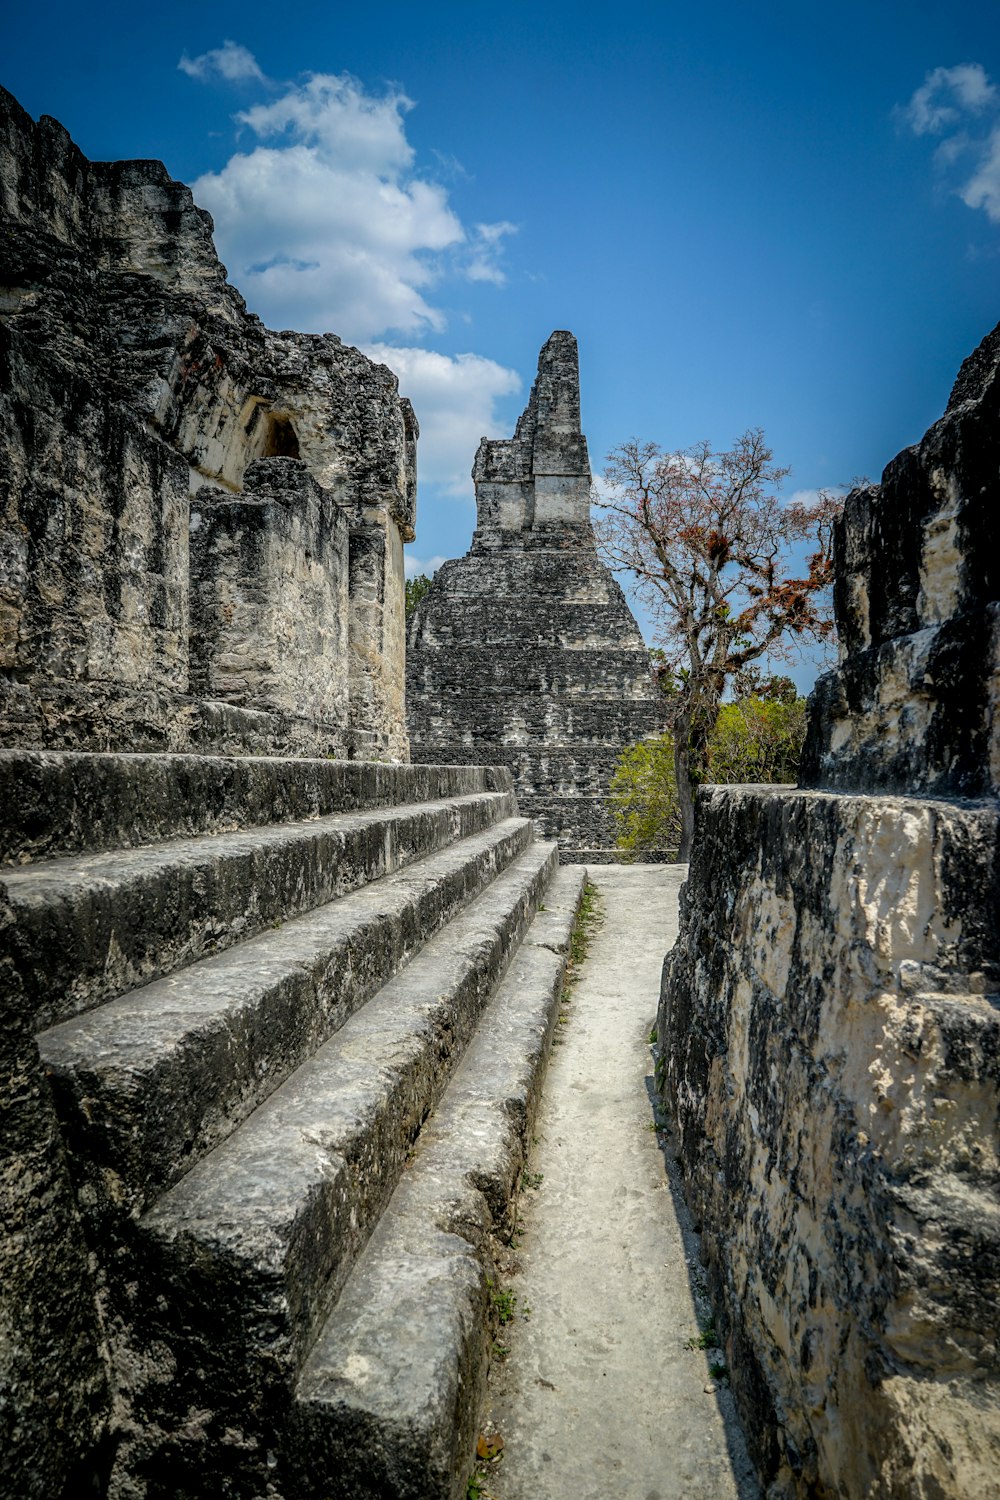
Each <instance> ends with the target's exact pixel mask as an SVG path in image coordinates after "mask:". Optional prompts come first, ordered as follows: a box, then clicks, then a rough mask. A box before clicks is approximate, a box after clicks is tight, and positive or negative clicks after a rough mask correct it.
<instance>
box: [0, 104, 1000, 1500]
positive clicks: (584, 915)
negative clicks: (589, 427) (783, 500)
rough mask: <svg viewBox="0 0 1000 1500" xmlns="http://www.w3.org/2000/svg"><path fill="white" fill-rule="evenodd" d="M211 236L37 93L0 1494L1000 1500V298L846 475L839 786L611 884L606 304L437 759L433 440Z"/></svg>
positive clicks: (8, 128) (3, 139)
mask: <svg viewBox="0 0 1000 1500" xmlns="http://www.w3.org/2000/svg"><path fill="white" fill-rule="evenodd" d="M212 233H213V226H212V221H211V219H210V218H209V216H208V215H207V214H206V213H204V212H202V211H201V210H200V209H199V208H198V207H197V206H196V205H195V203H194V201H193V199H192V195H191V192H190V190H189V189H188V188H186V187H185V186H184V185H183V184H182V183H178V182H175V181H174V180H173V179H172V178H171V177H170V176H169V175H168V173H167V171H166V169H165V168H164V167H163V166H162V165H161V164H160V163H158V162H114V163H96V162H91V161H88V160H87V158H86V157H84V156H83V154H82V153H81V152H80V151H79V150H78V148H77V147H76V146H75V145H74V143H73V142H72V140H71V139H70V137H69V136H68V135H67V133H66V131H65V130H64V129H63V128H62V127H61V126H60V125H59V124H58V123H57V122H56V121H55V120H52V119H49V118H47V117H44V116H43V117H42V119H41V120H40V121H38V122H37V123H36V122H34V121H33V120H32V119H31V118H30V117H29V116H28V115H27V114H25V112H24V111H23V110H22V109H21V108H20V106H19V105H18V104H17V102H16V100H14V99H13V98H12V97H11V96H10V95H9V94H6V93H4V92H3V91H2V90H0V253H2V257H3V264H2V275H0V1500H470V1497H472V1496H473V1495H482V1496H486V1495H487V1494H490V1495H492V1494H497V1495H498V1496H500V1497H502V1500H577V1497H579V1496H600V1497H601V1500H634V1497H636V1496H642V1497H645V1500H651V1497H653V1496H656V1497H662V1500H759V1497H760V1496H762V1495H766V1496H767V1500H1000V1394H998V1393H1000V1358H998V1330H997V1308H998V1305H1000V1145H998V1141H1000V1137H998V1130H997V1124H998V1110H1000V999H998V994H1000V943H998V932H1000V875H998V872H1000V813H998V794H1000V604H998V597H1000V564H998V559H1000V535H998V525H997V517H998V515H1000V509H998V500H1000V497H998V489H1000V328H997V329H995V330H994V331H993V333H992V334H990V335H988V336H987V337H986V338H985V339H984V340H983V342H982V344H981V345H980V347H979V348H978V349H977V350H975V351H974V353H973V354H972V355H970V357H969V359H967V360H966V362H965V364H964V365H963V367H962V370H961V371H960V373H959V377H958V380H957V382H956V384H955V387H954V391H953V393H952V397H951V400H950V402H949V405H948V408H947V410H946V412H945V413H944V415H943V417H942V418H941V420H940V421H939V422H937V423H935V425H934V426H933V427H932V428H931V429H930V431H929V432H928V433H927V434H926V436H925V437H924V439H923V440H922V441H921V442H920V443H918V444H915V445H914V446H913V447H912V448H908V449H906V450H904V452H903V453H901V454H900V455H899V456H898V457H897V458H896V459H895V460H894V461H893V462H892V463H891V464H890V465H889V466H888V468H887V469H886V471H885V473H884V475H883V477H882V481H881V483H880V484H879V485H872V486H866V487H864V488H862V489H860V490H857V491H855V492H854V493H853V494H852V495H850V496H849V497H848V498H847V501H846V504H845V508H844V514H843V516H842V518H841V520H840V521H839V523H838V534H837V546H836V580H835V590H834V593H835V607H836V615H837V622H838V628H839V633H840V660H839V663H838V666H837V670H836V671H835V672H833V673H831V674H830V675H829V676H827V677H825V678H822V679H821V680H820V682H819V683H818V684H817V686H816V689H815V691H814V693H813V695H812V698H811V700H810V706H809V730H808V737H807V742H806V749H805V754H804V758H803V764H802V786H801V787H788V786H767V787H759V786H725V787H720V786H706V787H702V788H701V789H700V792H699V797H698V810H697V823H696V834H695V843H694V848H693V853H692V860H691V864H690V868H689V869H684V868H682V867H679V866H674V867H672V868H664V867H652V866H645V867H644V866H636V865H633V866H627V867H626V866H621V867H612V866H611V865H610V858H611V855H612V849H611V845H612V836H611V833H610V830H609V828H608V825H607V821H606V814H605V810H604V805H603V796H604V793H605V791H606V788H607V784H608V779H609V777H610V774H611V770H612V768H613V766H614V764H615V761H616V760H617V758H618V756H619V754H620V752H621V748H622V746H623V745H624V744H626V743H628V742H629V741H630V740H635V739H638V738H640V737H641V736H642V735H645V734H649V733H651V732H656V731H657V730H658V728H659V727H660V715H659V707H658V703H657V699H656V694H655V691H654V688H653V685H652V682H651V678H650V673H649V661H648V654H647V652H646V650H645V648H644V646H643V644H642V641H641V639H640V636H639V633H638V630H637V629H636V625H635V622H634V620H633V619H632V616H631V615H630V613H629V611H628V609H627V607H626V605H625V602H624V599H623V597H622V594H621V591H620V590H619V588H618V586H617V584H616V583H615V582H614V581H613V579H612V578H611V577H610V575H609V574H608V572H607V571H606V569H605V568H604V567H603V566H602V565H601V564H600V562H599V561H598V558H597V554H596V552H595V548H594V537H593V533H592V530H591V525H590V520H589V499H590V467H589V461H588V456H587V446H586V442H585V440H584V438H583V435H582V433H581V430H580V396H579V382H578V373H577V351H576V343H575V341H574V339H573V337H572V335H570V334H568V333H555V334H553V336H552V337H551V339H550V340H549V341H548V343H547V344H546V346H545V348H544V349H543V350H542V354H541V359H540V361H539V371H538V379H537V382H536V384H535V387H534V389H533V391H532V394H531V399H530V401H529V404H528V407H527V410H526V411H525V413H524V415H523V416H522V418H521V420H520V421H519V423H518V426H517V431H516V433H515V435H514V437H513V439H511V440H509V441H505V442H496V441H487V440H484V441H483V443H482V445H481V446H480V449H479V453H478V455H477V458H476V466H475V479H476V495H477V503H478V512H479V514H478V521H479V525H478V529H477V531H476V534H475V538H474V541H473V545H472V548H471V550H470V552H469V554H468V556H467V557H464V558H461V559H459V560H458V561H455V562H451V563H448V564H446V565H445V566H444V567H443V568H442V570H441V572H440V574H439V575H438V578H437V580H436V581H435V584H434V587H433V589H432V590H431V592H430V593H429V594H428V595H427V596H426V597H425V599H424V600H423V602H422V604H421V605H420V607H419V609H418V610H417V612H416V614H415V616H414V619H413V621H412V626H411V631H410V642H409V666H408V683H409V694H410V706H409V741H410V744H412V750H413V761H412V762H411V761H410V760H408V758H407V757H408V752H409V745H408V733H407V723H406V718H405V712H404V692H403V688H404V660H405V651H404V648H405V620H404V615H405V609H404V597H405V596H404V584H403V566H402V556H403V554H402V549H403V543H404V541H405V540H406V539H408V538H409V537H411V536H413V535H414V532H415V522H416V516H415V504H416V478H415V476H416V470H415V463H416V449H417V439H418V431H417V422H416V419H415V417H414V414H413V412H412V410H411V409H410V406H409V403H408V402H407V401H406V400H405V398H404V397H403V396H401V394H400V392H399V389H398V385H397V381H396V377H395V376H394V375H393V374H392V372H391V371H390V370H388V369H387V368H385V367H384V366H382V365H378V364H375V363H373V362H372V361H371V360H370V359H368V358H366V357H365V356H364V355H363V354H361V353H360V352H359V351H358V350H356V349H352V348H350V347H349V346H347V345H345V344H344V343H342V342H341V340H340V339H339V338H337V337H336V336H335V335H333V334H326V335H323V336H316V335H309V336H306V335H299V334H295V333H290V332H284V333H276V332H274V331H272V330H269V329H267V328H265V327H264V326H263V324H262V323H261V322H260V321H259V319H257V318H256V317H254V316H253V315H252V314H250V313H249V312H248V310H247V308H246V306H245V304H244V302H243V300H242V298H241V297H240V295H239V293H238V292H237V291H236V290H235V289H234V288H233V287H231V286H230V285H229V282H228V280H227V277H226V273H225V270H224V268H223V267H222V266H221V265H220V264H219V261H218V258H217V256H216V252H215V247H214V243H213V238H212ZM414 762H415V763H414ZM556 839H558V841H559V842H558V843H557V842H555V840H556ZM581 861H585V862H587V863H586V864H585V863H581ZM587 865H590V866H591V868H589V870H588V868H587ZM682 879H684V880H685V881H686V883H685V884H684V885H683V888H682V889H681V881H682ZM679 890H681V894H680V914H679V923H675V921H674V918H675V916H676V914H677V894H678V891H679ZM668 892H669V893H670V894H669V896H668ZM595 908H596V917H595V915H594V912H595ZM674 932H676V933H677V937H676V942H675V943H674V945H673V947H672V948H671V951H670V953H669V954H668V956H667V959H666V962H665V964H664V965H663V978H662V990H661V993H660V1002H659V1013H658V1021H657V1046H656V1050H655V1054H651V1052H650V1048H649V1019H650V1017H651V1016H652V1014H653V1010H654V1008H655V1006H656V1002H657V982H658V975H659V972H660V968H661V958H662V954H663V951H664V949H665V948H667V947H668V946H669V944H670V941H671V938H672V936H673V934H674ZM588 944H589V945H590V946H589V948H588ZM567 975H569V976H570V978H571V979H572V980H573V982H572V983H567V982H566V979H567ZM637 975H640V976H641V977H639V978H637ZM630 1007H631V1009H630ZM556 1040H557V1041H558V1043H559V1046H558V1048H556V1047H555V1041H556ZM616 1059H618V1061H617V1062H616ZM622 1059H624V1060H622ZM547 1069H549V1070H550V1071H549V1072H548V1075H547V1077H548V1082H547V1084H546V1070H547ZM543 1084H545V1085H546V1086H545V1087H544V1090H543ZM653 1092H658V1093H659V1099H660V1106H659V1108H658V1110H657V1112H656V1113H655V1114H654V1113H653V1110H652V1109H651V1101H650V1094H651V1093H653ZM560 1111H562V1113H561V1114H560ZM668 1119H669V1122H670V1124H669V1127H668V1124H667V1120H668ZM553 1122H554V1123H553ZM570 1146H572V1147H573V1148H574V1151H575V1154H573V1153H571V1151H570V1149H569V1148H570ZM546 1152H548V1156H546V1155H545V1154H544V1153H546ZM543 1163H544V1165H545V1170H544V1171H542V1170H541V1166H540V1164H543ZM543 1178H544V1179H545V1180H544V1183H543ZM522 1189H527V1192H522ZM602 1193H603V1195H604V1196H603V1197H601V1196H600V1194H602ZM595 1194H596V1195H597V1196H595ZM684 1197H686V1199H687V1202H688V1205H689V1208H690V1211H691V1217H690V1218H685V1211H684V1210H683V1205H682V1201H681V1200H682V1198H684ZM547 1214H555V1215H556V1217H555V1218H554V1219H553V1218H551V1217H549V1218H546V1215H547ZM540 1226H542V1227H540ZM532 1236H534V1239H532ZM616 1257H617V1259H616ZM574 1267H575V1268H576V1269H575V1271H574V1269H573V1268H574ZM539 1275H541V1276H542V1277H543V1280H542V1287H543V1290H542V1294H541V1295H538V1296H536V1295H535V1293H534V1291H532V1293H531V1297H530V1299H529V1298H528V1297H527V1296H526V1294H525V1291H524V1288H525V1286H527V1285H529V1284H530V1279H531V1278H532V1277H538V1276H539ZM545 1278H547V1279H545ZM574 1278H575V1279H574ZM546 1287H547V1288H548V1290H545V1288H546ZM638 1288H641V1292H640V1291H637V1289H638ZM558 1318H562V1319H563V1320H564V1321H563V1327H564V1329H565V1330H566V1336H565V1338H562V1339H560V1337H559V1336H556V1337H555V1339H554V1341H552V1342H549V1343H546V1342H545V1340H546V1338H547V1337H551V1329H552V1327H553V1326H554V1320H557V1319H558ZM656 1319H659V1322H657V1321H656ZM518 1340H520V1341H521V1343H520V1349H521V1352H522V1356H523V1357H522V1359H521V1363H520V1366H519V1369H520V1380H521V1383H520V1385H516V1383H515V1375H514V1371H515V1367H516V1366H517V1355H518ZM525 1350H526V1351H527V1353H526V1354H524V1351H525ZM501 1388H502V1389H501ZM498 1393H499V1394H498ZM501 1397H502V1398H503V1399H504V1400H508V1401H509V1403H510V1404H509V1406H508V1408H506V1410H507V1416H508V1417H509V1420H508V1419H507V1417H505V1418H504V1421H503V1423H502V1424H500V1427H499V1428H498V1427H497V1426H496V1425H495V1424H494V1422H493V1414H494V1413H495V1411H496V1410H497V1409H498V1408H497V1407H496V1405H495V1403H496V1402H497V1401H499V1400H500V1399H501ZM531 1403H535V1405H534V1406H532V1405H531ZM588 1403H589V1404H588ZM642 1403H644V1405H643V1404H642ZM640 1407H641V1411H640ZM529 1409H530V1410H531V1411H532V1412H534V1413H535V1414H536V1416H537V1414H538V1413H539V1412H541V1413H542V1418H544V1419H545V1420H547V1421H548V1422H549V1426H548V1427H547V1428H545V1429H544V1430H543V1429H542V1428H541V1427H540V1426H537V1425H536V1426H535V1427H534V1428H532V1427H531V1425H530V1421H529V1418H528V1415H526V1414H527V1413H528V1412H529ZM581 1412H583V1413H585V1415H581ZM643 1413H644V1414H645V1415H644V1416H643ZM539 1420H541V1419H539ZM637 1432H638V1433H639V1441H637V1439H636V1434H637ZM504 1434H506V1443H505V1446H504V1445H503V1444H502V1443H501V1441H500V1439H502V1438H503V1437H504ZM533 1434H534V1435H533ZM559 1444H562V1448H561V1451H560V1456H559V1458H558V1460H557V1459H554V1458H553V1452H555V1451H557V1450H558V1448H559ZM614 1444H618V1447H614ZM581 1454H582V1457H581ZM484 1455H485V1456H484ZM619 1455H622V1456H619ZM535 1460H537V1463H535ZM481 1464H485V1465H487V1466H488V1467H487V1468H486V1469H485V1470H484V1469H483V1468H481V1467H480V1465H481ZM519 1464H520V1465H521V1466H522V1467H521V1468H520V1469H519V1468H518V1465H519ZM532 1465H534V1467H532ZM602 1465H603V1468H602V1467H601V1466H602ZM525 1466H527V1467H525ZM574 1466H576V1467H575V1468H574ZM640 1471H641V1473H640ZM519 1474H520V1475H521V1476H524V1475H527V1476H528V1477H527V1478H522V1479H518V1478H517V1477H516V1476H518V1475H519ZM640 1479H641V1482H640Z"/></svg>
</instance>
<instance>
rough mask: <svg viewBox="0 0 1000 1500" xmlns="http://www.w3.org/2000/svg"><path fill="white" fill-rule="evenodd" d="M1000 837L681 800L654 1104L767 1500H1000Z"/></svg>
mask: <svg viewBox="0 0 1000 1500" xmlns="http://www.w3.org/2000/svg"><path fill="white" fill-rule="evenodd" d="M998 832H1000V814H998V810H997V806H996V804H995V802H993V801H992V800H990V801H985V802H982V803H957V802H942V801H931V800H918V799H905V798H890V797H884V796H882V797H870V796H860V795H854V796H852V795H848V794H841V795H836V794H822V793H816V792H789V791H787V790H783V789H774V788H739V789H736V788H725V789H723V788H710V789H706V790H704V791H702V792H701V794H700V796H699V801H698V814H697V831H696V839H695V846H694V855H693V861H692V865H691V870H690V875H689V878H688V883H687V885H686V887H685V889H684V896H683V912H682V932H681V937H680V939H679V941H678V944H677V946H676V948H675V949H674V950H673V952H672V954H671V955H670V956H669V957H668V959H667V962H666V965H665V968H664V982H663V1000H662V1004H661V1008H660V1014H659V1022H658V1035H659V1047H660V1053H661V1059H662V1061H661V1064H660V1068H661V1071H660V1075H659V1076H660V1082H661V1084H662V1086H663V1088H664V1091H665V1097H666V1098H667V1099H668V1100H669V1101H670V1108H671V1114H672V1117H673V1122H674V1126H675V1130H676V1133H677V1143H678V1150H679V1154H680V1158H681V1160H682V1162H683V1165H684V1170H685V1184H686V1193H687V1196H688V1200H689V1202H690V1204H691V1206H692V1208H693V1210H694V1212H695V1214H696V1216H697V1218H698V1219H699V1220H700V1221H701V1223H702V1226H703V1231H702V1253H703V1257H704V1259H705V1261H706V1264H707V1267H708V1275H709V1280H710V1285H711V1290H712V1294H713V1301H714V1304H715V1307H716V1311H717V1315H718V1323H719V1327H720V1335H721V1338H722V1340H723V1342H724V1346H725V1351H726V1364H727V1366H728V1369H729V1373H730V1379H731V1381H732V1383H733V1385H734V1387H735V1389H736V1392H737V1396H738V1398H739V1401H740V1405H741V1407H742V1409H743V1412H744V1416H745V1418H746V1431H747V1435H748V1439H749V1440H750V1442H751V1445H752V1446H755V1447H756V1457H757V1460H758V1463H759V1465H760V1467H761V1470H762V1472H763V1474H764V1475H765V1476H766V1478H767V1479H769V1480H772V1481H773V1480H777V1481H778V1484H777V1487H776V1488H775V1490H774V1493H775V1494H782V1495H784V1494H788V1495H808V1494H815V1493H817V1492H820V1491H822V1490H824V1489H825V1490H827V1491H829V1492H831V1493H840V1494H845V1495H857V1496H863V1495H879V1496H886V1497H888V1496H892V1497H897V1496H898V1497H900V1500H902V1497H904V1496H905V1497H925V1496H926V1497H930V1496H940V1495H954V1496H968V1495H977V1496H979V1495H983V1496H986V1495H990V1496H995V1495H996V1494H997V1493H998V1480H997V1475H998V1472H1000V1471H998V1469H997V1458H998V1454H1000V1402H998V1400H997V1383H998V1380H1000V1359H998V1353H997V1346H996V1339H995V1332H994V1328H993V1320H992V1317H991V1316H990V1315H989V1314H988V1312H987V1310H988V1309H991V1308H994V1307H995V1306H996V1305H997V1302H998V1300H1000V1257H998V1254H997V1245H998V1233H997V1226H998V1221H1000V1201H998V1196H997V1193H998V1183H1000V1159H998V1152H997V1136H996V1120H997V1111H998V1108H1000V1001H998V993H997V992H998V988H1000V948H998V946H997V939H996V910H997V898H998V894H1000V889H998V885H997V876H996V870H997V868H998V855H1000V839H998Z"/></svg>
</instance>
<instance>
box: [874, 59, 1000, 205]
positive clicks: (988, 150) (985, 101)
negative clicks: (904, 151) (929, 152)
mask: <svg viewBox="0 0 1000 1500" xmlns="http://www.w3.org/2000/svg"><path fill="white" fill-rule="evenodd" d="M898 117H899V119H901V120H902V121H903V123H905V124H906V125H908V126H909V128H910V129H911V130H912V131H913V133H914V135H918V136H923V135H937V136H940V137H941V140H940V142H939V144H938V146H937V149H936V151H935V153H934V163H935V166H936V167H937V168H938V170H939V171H940V172H942V173H947V174H948V176H949V177H950V179H951V182H952V184H953V185H954V191H955V192H956V193H957V195H958V196H959V197H960V198H961V199H962V202H963V203H965V204H967V205H968V207H969V208H981V209H983V211H984V212H985V214H986V216H987V217H988V218H989V219H990V220H991V221H992V222H993V223H995V224H997V223H1000V91H998V90H997V88H996V87H995V86H994V85H993V84H992V83H991V82H990V79H989V76H988V74H987V72H986V70H985V68H983V67H982V65H981V64H980V63H962V64H961V65H960V66H958V67H955V68H935V69H934V70H933V71H932V72H930V73H928V74H927V77H926V78H925V79H924V81H923V83H922V84H921V85H920V87H919V88H918V89H917V90H916V92H915V93H914V94H913V96H912V98H911V99H910V102H909V104H907V105H906V106H905V108H903V109H901V110H900V111H899V112H898ZM963 164H964V165H963ZM960 178H961V179H964V180H958V179H960Z"/></svg>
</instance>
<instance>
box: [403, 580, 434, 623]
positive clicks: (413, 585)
mask: <svg viewBox="0 0 1000 1500" xmlns="http://www.w3.org/2000/svg"><path fill="white" fill-rule="evenodd" d="M430 586H431V580H430V579H429V578H428V577H427V574H426V573H418V574H417V576H416V578H408V579H407V580H406V618H407V619H409V618H410V616H411V615H412V613H413V611H414V610H415V609H416V607H417V605H418V604H419V603H420V601H421V599H422V598H423V597H424V595H425V594H426V592H427V590H428V589H429V588H430Z"/></svg>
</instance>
